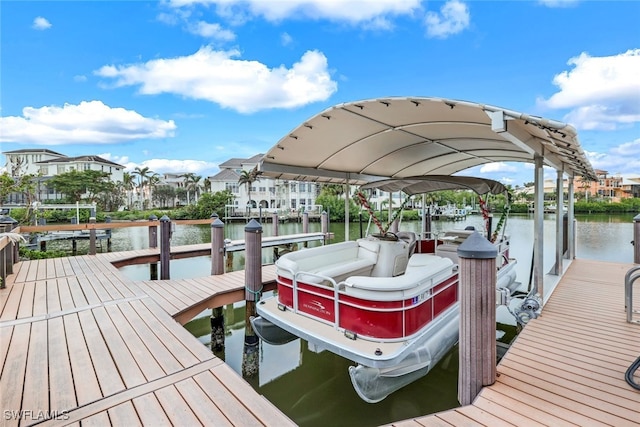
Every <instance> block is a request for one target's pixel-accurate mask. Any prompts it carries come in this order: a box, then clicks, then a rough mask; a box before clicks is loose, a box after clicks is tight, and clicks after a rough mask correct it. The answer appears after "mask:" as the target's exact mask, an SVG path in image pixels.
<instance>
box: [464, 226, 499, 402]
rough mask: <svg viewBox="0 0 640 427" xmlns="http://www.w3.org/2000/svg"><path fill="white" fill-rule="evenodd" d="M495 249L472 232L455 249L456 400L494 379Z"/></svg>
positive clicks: (467, 399)
mask: <svg viewBox="0 0 640 427" xmlns="http://www.w3.org/2000/svg"><path fill="white" fill-rule="evenodd" d="M497 255H498V250H497V249H496V248H495V246H494V245H492V244H491V243H490V242H489V241H488V240H487V239H485V238H484V237H482V235H480V233H478V232H474V233H473V234H472V235H470V236H469V237H468V238H467V239H466V240H465V241H464V242H463V243H462V244H461V245H460V247H459V248H458V257H459V258H460V269H459V273H458V277H459V279H460V287H459V289H460V346H459V348H460V361H459V364H460V365H459V366H460V370H459V374H458V401H459V402H460V404H461V405H463V406H464V405H470V404H471V403H472V402H473V400H474V399H475V398H476V396H477V395H478V393H479V392H480V390H482V387H483V386H486V385H491V384H493V383H494V382H495V381H496V362H497V354H496V353H497V351H496V281H497V272H496V256H497Z"/></svg>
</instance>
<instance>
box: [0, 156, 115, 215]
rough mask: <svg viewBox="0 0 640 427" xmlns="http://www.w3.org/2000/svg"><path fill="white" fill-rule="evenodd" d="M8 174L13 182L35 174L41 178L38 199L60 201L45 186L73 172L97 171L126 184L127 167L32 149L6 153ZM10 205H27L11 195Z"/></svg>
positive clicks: (98, 159)
mask: <svg viewBox="0 0 640 427" xmlns="http://www.w3.org/2000/svg"><path fill="white" fill-rule="evenodd" d="M2 154H4V155H5V159H6V163H5V170H6V171H7V172H8V173H9V175H10V176H12V177H13V178H18V177H21V176H23V175H27V174H32V175H36V176H37V178H36V179H37V190H36V191H37V194H36V199H37V200H39V201H41V200H47V199H57V198H59V195H58V194H56V193H55V192H54V191H53V189H48V188H47V187H46V186H45V185H44V184H45V183H46V181H47V180H48V179H50V178H51V177H53V176H56V175H58V174H63V173H66V172H71V171H73V170H77V171H84V170H96V171H101V172H107V173H109V174H110V177H111V181H113V182H122V179H123V174H124V166H122V165H119V164H117V163H114V162H112V161H110V160H107V159H104V158H102V157H100V156H93V155H87V156H76V157H68V156H65V155H64V154H61V153H57V152H55V151H52V150H47V149H40V148H31V149H23V150H13V151H6V152H3V153H2ZM7 202H8V203H24V200H22V196H21V195H17V194H14V195H10V196H9V200H7Z"/></svg>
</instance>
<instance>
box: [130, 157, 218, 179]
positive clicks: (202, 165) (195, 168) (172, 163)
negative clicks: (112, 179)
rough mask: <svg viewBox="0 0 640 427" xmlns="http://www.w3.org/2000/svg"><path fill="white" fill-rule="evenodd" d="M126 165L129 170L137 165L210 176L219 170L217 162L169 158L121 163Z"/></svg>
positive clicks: (164, 171) (155, 169) (169, 171)
mask: <svg viewBox="0 0 640 427" xmlns="http://www.w3.org/2000/svg"><path fill="white" fill-rule="evenodd" d="M120 164H121V165H124V166H125V169H126V170H128V171H132V170H134V169H135V168H136V167H139V168H144V167H148V168H149V169H150V170H152V171H153V172H155V173H158V174H163V173H188V172H191V173H194V174H196V175H203V176H204V177H206V176H208V175H207V174H209V173H213V172H214V171H216V170H218V164H217V163H211V162H205V161H203V160H169V159H149V160H145V161H143V162H142V163H135V162H125V163H120Z"/></svg>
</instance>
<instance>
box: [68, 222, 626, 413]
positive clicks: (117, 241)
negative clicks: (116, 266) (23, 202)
mask: <svg viewBox="0 0 640 427" xmlns="http://www.w3.org/2000/svg"><path fill="white" fill-rule="evenodd" d="M244 225H245V224H238V223H236V224H227V225H226V226H225V237H226V238H229V239H232V240H235V239H243V238H244ZM467 225H474V226H476V228H481V227H482V218H481V217H480V216H470V217H468V218H467V220H466V221H458V222H455V223H454V222H446V221H435V222H434V223H433V229H434V231H441V230H444V229H451V228H464V227H466V226H467ZM364 227H365V228H366V224H365V225H364ZM544 228H545V236H544V239H545V252H546V253H545V259H544V271H545V272H546V271H549V270H550V269H551V267H552V265H553V262H554V256H555V255H554V250H555V249H554V248H555V216H553V215H549V216H547V217H545V226H544ZM400 229H401V230H407V231H416V232H417V231H419V229H420V223H419V222H406V223H404V224H402V225H401V226H400ZM319 230H320V225H319V224H318V223H311V224H310V231H319ZM301 231H302V225H301V224H296V223H291V224H280V226H279V233H280V234H281V235H284V234H292V233H299V232H301ZM331 231H332V232H333V233H335V239H334V240H333V242H339V241H343V240H344V225H343V224H331ZM210 232H211V229H210V227H209V226H178V227H176V231H175V232H174V234H173V238H172V245H183V244H194V243H205V242H207V243H208V242H210V241H211V238H210ZM505 232H506V234H508V235H510V236H511V256H512V257H515V258H516V259H517V260H518V280H519V281H520V282H522V283H523V285H522V287H523V288H524V289H526V286H527V283H528V281H529V271H530V267H531V258H532V248H533V221H532V217H531V216H526V215H525V216H512V217H510V218H509V220H508V221H507V223H506V231H505ZM270 235H272V225H271V224H270V223H266V224H264V225H263V236H265V237H266V236H270ZM577 236H578V244H577V257H579V258H587V259H598V260H606V261H615V262H628V263H631V262H633V246H632V245H631V244H630V241H631V240H632V239H633V215H625V216H594V215H590V216H578V217H577ZM358 237H360V231H359V225H358V224H352V226H351V230H350V238H351V239H356V238H358ZM146 247H148V234H147V229H146V228H143V227H140V228H123V229H116V230H114V232H113V238H112V250H113V251H121V250H132V249H139V248H146ZM79 250H82V248H81V247H80V245H79ZM263 262H264V263H271V262H273V259H272V250H271V249H265V250H264V252H263ZM243 266H244V257H243V255H242V253H236V254H235V260H234V269H238V268H243ZM121 271H122V272H123V273H124V274H126V275H127V276H128V277H131V278H133V279H145V280H146V279H148V278H149V269H148V267H147V266H129V267H124V268H122V269H121ZM209 272H210V257H199V258H191V259H183V260H174V261H171V275H172V278H187V277H198V276H206V275H209ZM499 310H503V308H501V309H499ZM210 314H211V313H210V311H206V312H203V313H201V314H200V315H199V316H197V317H196V318H195V319H193V320H192V321H191V322H189V323H188V324H187V325H186V328H187V329H188V330H189V331H190V332H191V333H192V334H193V335H194V336H196V337H197V338H198V339H199V340H200V341H201V342H202V344H203V345H205V346H208V347H210V344H211V339H210V325H209V322H210V320H209V316H210ZM224 314H225V329H226V342H225V348H224V350H222V351H221V352H216V355H217V356H219V357H221V358H222V359H224V360H225V361H226V363H227V364H228V365H229V366H230V367H231V368H232V369H234V370H235V371H236V372H238V373H239V374H241V375H242V354H243V345H244V304H242V303H238V304H235V305H233V306H227V307H225V309H224ZM498 321H499V322H501V323H500V324H499V329H500V330H502V331H503V332H499V334H502V333H505V334H506V335H505V340H507V339H508V337H510V336H512V335H513V333H514V330H515V327H514V325H515V322H513V321H512V318H511V316H510V315H509V314H508V312H507V310H506V309H504V311H503V312H500V311H499V313H498ZM457 351H458V349H457V346H456V347H455V348H454V349H453V350H452V351H451V352H450V353H449V354H448V355H447V356H445V357H444V358H443V360H442V361H441V362H440V363H439V364H438V365H437V366H436V367H434V369H433V370H432V371H431V372H430V373H429V374H428V375H427V376H425V377H424V378H422V379H420V380H418V381H416V382H414V383H412V384H410V385H409V386H407V387H405V388H403V389H401V390H399V391H397V392H396V393H393V394H391V395H390V396H389V397H387V398H386V399H385V400H383V401H382V402H380V403H377V404H367V403H365V402H363V401H362V400H361V399H360V398H359V397H358V396H357V394H356V393H355V391H354V390H353V387H352V386H351V382H350V379H349V376H348V373H347V368H348V366H349V365H350V364H352V362H350V361H348V360H346V359H344V358H342V357H339V356H336V355H334V354H332V353H329V352H326V351H325V352H322V353H320V354H316V353H314V352H312V351H310V350H309V349H308V347H307V343H306V342H304V341H302V340H295V341H293V342H291V343H289V344H286V345H283V346H271V345H268V344H265V343H261V344H260V348H259V368H258V372H257V373H256V374H255V375H253V376H251V377H245V379H246V380H247V381H248V382H249V383H250V384H251V385H252V386H253V387H254V389H255V390H256V391H257V392H258V393H260V394H263V395H264V396H265V397H266V398H267V399H269V400H270V401H271V402H272V403H273V404H274V405H276V406H277V407H278V408H279V409H280V410H282V411H283V412H284V413H285V414H287V415H288V416H289V417H290V418H291V419H293V420H294V421H295V422H296V423H297V424H298V425H301V426H326V425H332V426H342V425H344V426H377V425H381V424H386V423H391V422H393V421H397V420H403V419H408V418H412V417H418V416H422V415H426V414H429V413H433V412H438V411H442V410H446V409H450V408H454V407H457V406H459V404H458V400H457V375H458V353H457Z"/></svg>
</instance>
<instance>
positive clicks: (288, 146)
mask: <svg viewBox="0 0 640 427" xmlns="http://www.w3.org/2000/svg"><path fill="white" fill-rule="evenodd" d="M537 156H541V157H542V158H543V161H544V163H545V164H546V165H548V166H551V167H554V168H555V169H562V170H564V172H566V173H567V174H569V175H576V176H586V177H589V178H592V179H595V177H596V174H595V171H594V170H593V167H592V166H591V164H590V163H589V160H588V159H587V158H586V155H585V153H584V151H583V150H582V148H581V146H580V143H579V141H578V137H577V133H576V130H575V129H574V128H573V127H571V126H570V125H567V124H565V123H561V122H558V121H555V120H550V119H545V118H542V117H537V116H531V115H527V114H524V113H519V112H516V111H512V110H507V109H504V108H499V107H494V106H490V105H484V104H477V103H472V102H467V101H458V100H449V99H442V98H422V97H412V98H409V97H395V98H380V99H369V100H364V101H357V102H350V103H344V104H338V105H336V106H334V107H331V108H328V109H326V110H325V111H323V112H321V113H319V114H317V115H315V116H314V117H312V118H310V119H309V120H307V121H305V122H304V123H301V124H300V125H299V126H298V127H296V128H295V129H294V130H293V131H292V132H290V133H289V134H287V135H285V136H284V137H283V138H282V139H280V141H278V142H277V143H276V144H275V145H274V146H273V147H272V148H271V149H270V150H269V151H268V152H267V153H266V154H265V156H264V157H263V159H262V161H261V163H260V165H259V169H260V171H261V172H262V174H264V175H266V176H270V177H274V178H281V179H289V180H297V181H305V180H307V181H321V182H335V183H343V182H347V181H348V182H349V183H352V184H364V183H367V182H371V181H375V180H380V179H384V178H406V177H411V176H423V175H453V174H455V173H458V172H460V171H463V170H465V169H468V168H471V167H474V166H478V165H482V164H485V163H493V162H529V163H533V162H534V158H535V157H537Z"/></svg>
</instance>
